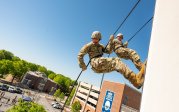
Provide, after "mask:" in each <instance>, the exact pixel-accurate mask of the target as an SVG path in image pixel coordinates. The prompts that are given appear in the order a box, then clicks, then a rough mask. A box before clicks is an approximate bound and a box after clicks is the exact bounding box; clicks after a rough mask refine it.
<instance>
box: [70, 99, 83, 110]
mask: <svg viewBox="0 0 179 112" xmlns="http://www.w3.org/2000/svg"><path fill="white" fill-rule="evenodd" d="M81 108H82V106H81V104H80V102H79V101H75V102H74V103H73V104H72V109H71V110H72V112H80V110H81Z"/></svg>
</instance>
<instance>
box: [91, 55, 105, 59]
mask: <svg viewBox="0 0 179 112" xmlns="http://www.w3.org/2000/svg"><path fill="white" fill-rule="evenodd" d="M102 56H103V54H99V55H96V56H94V57H92V58H91V59H93V58H99V57H102Z"/></svg>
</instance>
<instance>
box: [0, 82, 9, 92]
mask: <svg viewBox="0 0 179 112" xmlns="http://www.w3.org/2000/svg"><path fill="white" fill-rule="evenodd" d="M8 89H9V86H8V85H5V84H3V85H0V90H3V91H8Z"/></svg>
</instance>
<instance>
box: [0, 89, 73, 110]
mask: <svg viewBox="0 0 179 112" xmlns="http://www.w3.org/2000/svg"><path fill="white" fill-rule="evenodd" d="M26 91H29V92H30V96H33V98H34V100H35V101H34V102H36V103H38V104H40V105H42V106H43V107H44V108H45V110H46V111H47V112H61V110H60V109H56V108H53V107H52V106H51V104H52V102H55V101H54V100H53V99H54V98H53V96H50V95H48V94H45V93H40V92H37V91H32V90H26ZM16 96H17V99H19V98H22V95H21V94H16V93H10V92H7V91H5V95H4V97H3V98H2V99H1V101H0V112H5V111H7V110H8V109H10V108H12V107H13V104H12V99H14V98H15V97H16ZM8 99H10V101H9V102H8ZM59 103H60V104H61V105H62V106H63V103H61V102H59ZM16 104H17V103H16ZM65 110H66V111H63V112H70V109H68V108H67V109H65Z"/></svg>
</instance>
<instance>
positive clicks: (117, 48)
mask: <svg viewBox="0 0 179 112" xmlns="http://www.w3.org/2000/svg"><path fill="white" fill-rule="evenodd" d="M108 47H112V49H113V50H114V52H115V53H116V55H117V56H118V57H120V58H124V59H130V60H132V62H133V63H134V64H135V66H136V68H137V69H138V70H140V69H141V66H142V65H141V64H142V63H141V61H140V56H139V55H138V54H137V53H136V51H134V50H133V49H129V48H127V46H126V45H124V44H123V43H122V41H119V40H118V39H114V40H113V42H112V43H111V46H110V45H109V46H108Z"/></svg>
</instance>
